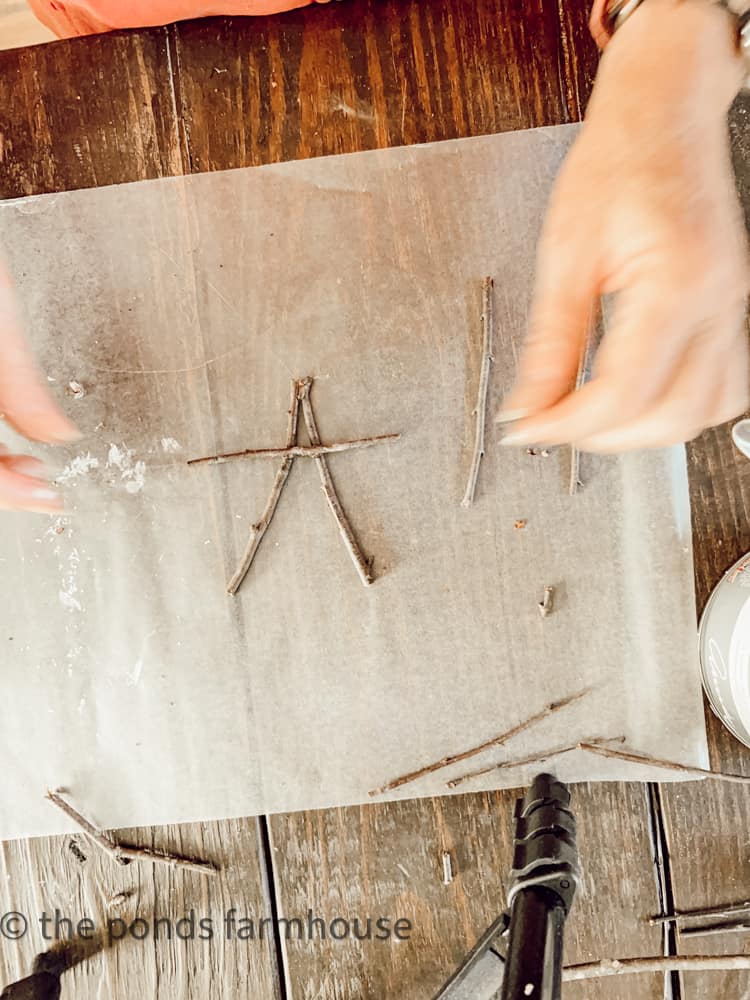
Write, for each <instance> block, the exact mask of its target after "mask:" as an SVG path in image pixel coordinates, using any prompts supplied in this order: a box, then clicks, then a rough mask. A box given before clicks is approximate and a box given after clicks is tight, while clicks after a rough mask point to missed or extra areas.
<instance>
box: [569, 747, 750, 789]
mask: <svg viewBox="0 0 750 1000" xmlns="http://www.w3.org/2000/svg"><path fill="white" fill-rule="evenodd" d="M578 749H579V750H587V751H588V752H589V753H595V754H598V755H599V756H600V757H610V758H613V759H615V760H624V761H627V762H628V763H632V764H643V765H645V766H646V767H655V768H660V769H662V770H664V771H676V772H678V773H679V774H689V775H691V776H692V777H694V778H716V779H717V780H718V781H726V782H729V783H731V784H735V785H750V776H748V775H745V774H731V773H730V772H728V771H709V770H707V769H706V768H704V767H692V766H691V765H689V764H678V763H677V762H676V761H673V760H662V759H661V758H659V757H649V756H648V755H647V754H642V753H636V752H635V751H632V750H615V749H614V748H613V747H607V746H602V745H601V744H594V743H590V742H584V743H579V744H578Z"/></svg>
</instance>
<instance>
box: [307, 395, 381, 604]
mask: <svg viewBox="0 0 750 1000" xmlns="http://www.w3.org/2000/svg"><path fill="white" fill-rule="evenodd" d="M304 386H305V388H304V390H303V391H302V392H301V394H300V403H301V404H302V414H303V416H304V418H305V426H306V427H307V436H308V437H309V438H310V444H312V445H313V446H315V447H320V443H321V442H320V434H319V433H318V425H317V424H316V422H315V414H314V413H313V408H312V403H311V402H310V387H311V386H312V379H311V378H310V379H305V380H304ZM315 465H316V466H317V469H318V475H319V476H320V481H321V483H322V484H323V492H324V493H325V497H326V500H327V501H328V506H329V507H330V508H331V512H332V514H333V516H334V517H335V518H336V523H337V524H338V526H339V532H340V534H341V537H342V538H343V540H344V545H346V548H347V550H348V552H349V555H350V556H351V557H352V562H353V563H354V565H355V566H356V568H357V572H358V573H359V578H360V580H361V581H362V583H363V584H364V585H365V586H366V587H367V586H369V585H370V584H371V583H372V582H373V580H374V579H375V577H374V576H373V572H372V560H371V559H365V557H364V555H363V554H362V550H361V549H360V547H359V543H358V542H357V539H356V538H355V537H354V532H353V531H352V526H351V525H350V524H349V519H348V518H347V516H346V514H345V513H344V508H343V507H342V506H341V501H340V500H339V497H338V493H337V492H336V487H335V486H334V485H333V479H332V478H331V472H330V470H329V468H328V462H327V461H326V458H325V455H322V454H320V455H316V457H315Z"/></svg>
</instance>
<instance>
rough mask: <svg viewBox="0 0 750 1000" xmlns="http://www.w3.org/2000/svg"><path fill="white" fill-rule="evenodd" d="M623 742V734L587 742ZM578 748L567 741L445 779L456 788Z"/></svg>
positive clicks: (593, 738) (601, 737)
mask: <svg viewBox="0 0 750 1000" xmlns="http://www.w3.org/2000/svg"><path fill="white" fill-rule="evenodd" d="M617 741H619V742H621V743H624V742H625V737H624V736H616V737H613V738H612V737H605V736H594V737H592V738H591V739H589V740H588V741H587V742H588V743H589V744H591V745H598V744H600V743H614V742H617ZM578 749H579V744H578V743H568V744H567V745H566V746H562V747H553V748H552V749H550V750H542V751H541V752H539V753H532V754H529V756H528V757H518V758H516V759H515V760H503V761H501V762H500V763H499V764H490V766H489V767H483V768H482V769H481V770H479V771H470V772H469V773H468V774H462V775H460V776H459V777H458V778H452V779H451V780H450V781H446V785H447V787H448V788H456V787H457V786H458V785H462V784H463V783H464V782H465V781H471V779H472V778H482V777H484V775H485V774H492V772H493V771H507V770H510V769H511V768H516V767H525V766H526V765H527V764H541V763H542V762H543V761H545V760H549V759H550V758H551V757H562V755H563V754H565V753H572V752H573V751H574V750H578Z"/></svg>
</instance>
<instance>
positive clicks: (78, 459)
mask: <svg viewBox="0 0 750 1000" xmlns="http://www.w3.org/2000/svg"><path fill="white" fill-rule="evenodd" d="M98 468H99V459H98V458H94V456H93V455H92V454H91V452H90V451H87V452H86V454H85V455H76V456H75V458H71V460H70V461H69V462H68V464H67V465H66V466H65V468H64V469H63V470H62V472H61V473H60V475H59V476H58V477H57V478H56V479H55V482H56V483H58V484H59V485H66V484H68V483H72V482H73V481H74V480H76V479H78V478H79V476H86V475H88V473H89V472H91V470H92V469H98Z"/></svg>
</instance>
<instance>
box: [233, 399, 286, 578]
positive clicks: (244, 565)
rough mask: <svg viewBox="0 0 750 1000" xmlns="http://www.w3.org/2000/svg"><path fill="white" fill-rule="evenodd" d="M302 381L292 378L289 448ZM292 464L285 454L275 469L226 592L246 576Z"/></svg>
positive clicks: (274, 510)
mask: <svg viewBox="0 0 750 1000" xmlns="http://www.w3.org/2000/svg"><path fill="white" fill-rule="evenodd" d="M302 381H303V380H300V379H293V380H292V398H291V401H290V403H289V421H288V423H287V428H286V444H287V449H289V448H291V447H292V446H293V445H294V444H295V442H296V440H297V425H298V423H299V394H300V386H301V384H302ZM293 464H294V456H293V455H287V456H286V458H285V459H284V461H283V462H282V463H281V465H280V466H279V467H278V469H277V470H276V477H275V478H274V481H273V486H272V488H271V495H270V496H269V498H268V501H267V503H266V506H265V510H264V511H263V513H262V514H261V517H260V520H259V521H256V523H255V524H254V525H253V526H252V529H251V531H250V540H249V542H248V543H247V548H246V549H245V552H244V553H243V556H242V559H241V561H240V564H239V566H238V567H237V569H236V570H235V572H234V576H233V577H232V579H231V580H230V581H229V583H228V584H227V593H228V594H232V595H234V594H236V593H237V591H238V590H239V589H240V587H241V585H242V581H243V580H244V579H245V577H246V576H247V574H248V572H249V570H250V567H251V566H252V564H253V559H255V554H256V552H257V551H258V548H259V547H260V543H261V542H262V541H263V536H264V535H265V533H266V531H267V530H268V525H269V524H270V523H271V520H272V519H273V515H274V514H275V513H276V507H277V506H278V503H279V500H280V499H281V493H282V490H283V489H284V486H285V485H286V481H287V479H288V478H289V473H290V472H291V470H292V465H293Z"/></svg>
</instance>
